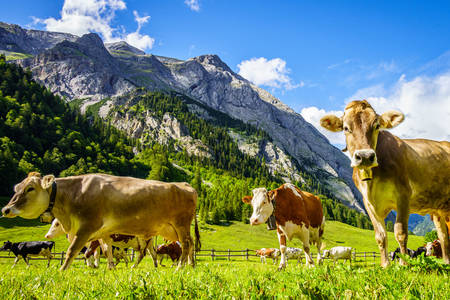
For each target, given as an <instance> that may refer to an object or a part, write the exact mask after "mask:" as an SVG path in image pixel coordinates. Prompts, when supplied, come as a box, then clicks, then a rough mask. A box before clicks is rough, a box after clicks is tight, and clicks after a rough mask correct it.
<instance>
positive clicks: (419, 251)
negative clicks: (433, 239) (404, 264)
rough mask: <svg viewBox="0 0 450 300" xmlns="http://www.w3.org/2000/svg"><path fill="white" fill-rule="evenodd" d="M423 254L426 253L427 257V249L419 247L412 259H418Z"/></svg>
mask: <svg viewBox="0 0 450 300" xmlns="http://www.w3.org/2000/svg"><path fill="white" fill-rule="evenodd" d="M422 253H425V256H427V248H426V247H419V248H417V250H415V251H414V253H412V255H411V258H417V257H419V256H420V255H421V254H422Z"/></svg>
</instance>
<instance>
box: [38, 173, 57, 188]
mask: <svg viewBox="0 0 450 300" xmlns="http://www.w3.org/2000/svg"><path fill="white" fill-rule="evenodd" d="M53 181H55V176H53V175H45V176H44V178H42V180H41V186H42V188H43V189H44V190H46V189H48V188H49V187H51V185H52V183H53Z"/></svg>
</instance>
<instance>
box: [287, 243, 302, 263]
mask: <svg viewBox="0 0 450 300" xmlns="http://www.w3.org/2000/svg"><path fill="white" fill-rule="evenodd" d="M302 254H303V250H302V249H300V248H292V247H286V251H285V255H286V262H287V261H289V260H290V259H297V265H298V264H299V263H302Z"/></svg>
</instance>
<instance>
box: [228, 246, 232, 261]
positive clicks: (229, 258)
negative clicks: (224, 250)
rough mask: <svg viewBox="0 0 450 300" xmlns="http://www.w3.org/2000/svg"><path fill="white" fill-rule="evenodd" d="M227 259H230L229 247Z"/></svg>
mask: <svg viewBox="0 0 450 300" xmlns="http://www.w3.org/2000/svg"><path fill="white" fill-rule="evenodd" d="M228 260H229V261H230V260H231V257H230V249H228Z"/></svg>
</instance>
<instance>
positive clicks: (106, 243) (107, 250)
mask: <svg viewBox="0 0 450 300" xmlns="http://www.w3.org/2000/svg"><path fill="white" fill-rule="evenodd" d="M111 242H112V241H111V239H110V238H102V239H101V240H100V245H101V247H102V250H103V253H104V254H105V255H106V260H107V261H108V269H110V270H112V269H114V268H115V265H114V258H113V253H112V251H113V249H112V245H111Z"/></svg>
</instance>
